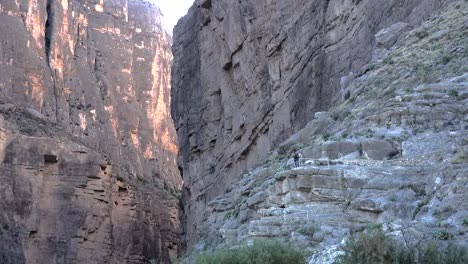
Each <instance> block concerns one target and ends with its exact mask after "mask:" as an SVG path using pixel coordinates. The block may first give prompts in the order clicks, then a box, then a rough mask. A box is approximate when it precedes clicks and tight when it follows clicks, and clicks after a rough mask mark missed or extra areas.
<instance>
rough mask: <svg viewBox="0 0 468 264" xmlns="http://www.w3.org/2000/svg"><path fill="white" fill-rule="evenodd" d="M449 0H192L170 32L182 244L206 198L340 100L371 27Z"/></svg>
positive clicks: (413, 16)
mask: <svg viewBox="0 0 468 264" xmlns="http://www.w3.org/2000/svg"><path fill="white" fill-rule="evenodd" d="M447 2H450V1H439V0H437V1H436V0H430V1H425V0H417V1H414V0H405V1H400V0H382V1H370V0H361V1H355V0H346V1H333V0H331V1H322V0H297V1H270V0H258V1H257V0H255V1H254V0H249V1H230V0H200V1H196V3H195V5H194V6H193V7H192V8H191V9H190V11H189V13H188V15H187V16H186V17H185V18H183V19H182V20H181V21H179V24H178V25H177V26H176V28H175V30H174V46H173V53H174V65H173V72H172V74H173V75H172V76H173V77H172V79H173V82H172V97H173V103H172V115H173V117H174V120H175V125H176V129H177V134H178V136H179V141H180V142H179V143H180V160H179V164H180V166H181V169H182V171H183V177H184V183H185V187H184V188H183V189H184V194H183V195H184V198H183V201H184V209H185V216H184V219H185V220H184V221H186V223H185V224H184V226H185V227H186V230H185V240H186V241H187V243H188V246H189V247H190V246H192V245H193V244H194V243H196V242H197V240H198V239H199V238H200V237H201V234H204V233H206V232H207V230H202V228H201V226H202V224H201V223H202V222H203V219H204V218H203V212H205V210H206V208H207V207H206V205H207V203H209V202H210V201H211V200H213V199H214V198H215V197H217V196H218V195H220V194H222V193H224V192H225V191H227V190H229V188H230V186H231V183H232V182H233V181H234V180H235V179H236V178H237V177H239V176H240V175H241V174H242V172H245V171H247V170H249V169H251V168H253V167H255V165H256V163H257V162H259V161H261V160H263V159H264V158H265V157H267V156H268V152H269V151H271V150H273V149H275V148H276V147H277V146H278V145H279V144H280V143H281V142H282V141H284V140H285V139H287V138H288V137H289V136H290V135H292V134H293V133H294V132H297V131H298V130H299V129H301V128H303V127H304V126H305V124H307V122H309V121H310V120H311V119H313V117H314V114H315V113H316V112H318V111H324V110H327V109H329V108H330V107H332V106H334V105H336V104H337V103H338V102H339V101H340V100H341V99H342V98H343V95H344V89H343V86H345V85H346V79H345V78H342V77H343V76H347V75H348V74H349V73H350V72H358V71H360V70H361V68H362V67H363V66H365V65H366V64H368V63H369V61H370V60H371V58H372V52H370V50H372V48H374V47H375V46H376V40H375V37H374V36H375V34H376V33H377V32H378V31H379V30H381V29H383V28H387V27H389V26H390V25H393V24H395V23H398V22H404V23H406V24H404V25H406V26H409V27H411V26H413V25H416V24H419V23H420V22H422V21H423V20H424V19H427V18H429V17H430V15H431V14H433V13H434V12H435V11H437V10H439V9H440V8H441V7H442V6H443V5H445V4H446V3H447Z"/></svg>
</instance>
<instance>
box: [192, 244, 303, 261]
mask: <svg viewBox="0 0 468 264" xmlns="http://www.w3.org/2000/svg"><path fill="white" fill-rule="evenodd" d="M183 263H186V264H220V263H223V264H284V263H288V264H304V263H306V257H305V253H304V252H303V251H301V250H300V249H298V248H297V247H295V246H294V245H292V244H288V243H283V242H280V241H277V240H256V241H254V243H253V245H251V246H248V245H244V246H240V247H239V248H236V249H232V250H227V249H225V250H219V251H216V252H213V253H203V254H198V255H196V256H195V257H193V258H192V259H191V260H190V261H186V262H183Z"/></svg>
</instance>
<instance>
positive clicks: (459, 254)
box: [334, 229, 468, 264]
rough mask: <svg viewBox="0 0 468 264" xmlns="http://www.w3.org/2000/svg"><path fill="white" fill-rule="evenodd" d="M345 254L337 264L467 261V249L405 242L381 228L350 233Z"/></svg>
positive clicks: (433, 263)
mask: <svg viewBox="0 0 468 264" xmlns="http://www.w3.org/2000/svg"><path fill="white" fill-rule="evenodd" d="M342 250H343V252H344V254H343V255H341V256H339V257H338V258H337V260H336V261H335V262H334V264H436V263H437V264H462V263H468V248H462V247H458V246H455V245H454V244H452V243H449V244H448V246H446V247H444V246H441V244H437V243H434V242H431V243H428V244H426V245H425V246H421V244H420V243H418V244H417V246H415V245H411V244H403V243H399V242H398V241H396V240H394V239H392V238H390V237H388V236H387V235H385V234H384V232H383V231H382V230H381V229H377V230H372V231H370V232H366V233H361V234H360V235H355V236H351V238H350V239H348V241H347V242H346V243H345V245H344V246H343V248H342Z"/></svg>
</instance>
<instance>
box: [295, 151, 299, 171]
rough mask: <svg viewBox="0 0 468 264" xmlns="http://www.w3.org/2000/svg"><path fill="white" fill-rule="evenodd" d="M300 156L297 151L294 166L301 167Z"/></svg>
mask: <svg viewBox="0 0 468 264" xmlns="http://www.w3.org/2000/svg"><path fill="white" fill-rule="evenodd" d="M299 158H300V157H299V153H298V152H296V153H295V154H294V166H296V168H297V167H299V165H300V162H299Z"/></svg>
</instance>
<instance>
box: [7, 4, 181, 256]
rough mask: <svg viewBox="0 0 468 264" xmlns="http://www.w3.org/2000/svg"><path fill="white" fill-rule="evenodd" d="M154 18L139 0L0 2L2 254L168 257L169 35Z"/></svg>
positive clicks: (174, 189) (172, 172) (171, 208)
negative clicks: (4, 134) (47, 131)
mask: <svg viewBox="0 0 468 264" xmlns="http://www.w3.org/2000/svg"><path fill="white" fill-rule="evenodd" d="M161 19H162V15H161V12H160V11H159V9H158V8H157V7H156V6H154V5H152V4H149V3H147V2H144V1H137V0H128V1H127V0H106V1H103V0H100V1H96V0H85V1H75V0H63V1H51V0H47V1H45V0H43V1H41V0H24V1H23V0H22V1H13V0H2V1H0V35H1V42H0V101H1V102H0V106H1V107H0V109H1V112H2V116H3V117H4V118H5V120H7V121H5V122H3V121H2V129H3V130H2V131H3V133H7V134H8V135H9V136H6V137H2V143H1V145H2V153H1V154H0V155H1V156H2V157H3V158H2V159H1V161H2V164H0V167H1V170H0V186H2V188H1V190H0V195H1V197H2V199H1V200H2V202H1V203H0V206H1V207H0V208H1V212H2V213H1V216H0V217H1V218H0V223H1V224H2V232H0V234H1V236H2V239H1V241H2V242H0V249H1V250H0V262H2V263H23V262H26V263H83V262H86V263H143V262H145V261H148V260H149V259H155V260H157V261H164V262H169V260H170V259H171V258H172V257H174V256H175V255H176V254H177V246H178V233H179V230H178V229H179V220H178V208H179V205H178V202H177V201H178V199H177V196H178V192H179V190H180V187H181V179H180V175H179V172H178V170H177V165H176V155H177V147H176V140H175V130H174V127H173V125H172V119H171V117H170V113H169V112H170V111H169V104H170V80H171V76H170V70H171V69H170V65H171V61H172V54H171V50H170V46H171V43H172V39H171V36H170V35H169V34H168V33H167V32H166V31H165V30H164V29H163V28H162V23H161ZM2 120H3V118H2ZM4 123H5V124H4ZM51 127H54V131H55V132H53V133H52V132H50V133H43V132H41V131H42V130H44V129H45V130H47V129H50V128H51ZM60 138H64V139H63V140H59V139H60ZM72 142H75V143H72ZM104 160H108V161H109V163H111V164H112V165H106V162H104ZM116 168H118V169H116Z"/></svg>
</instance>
